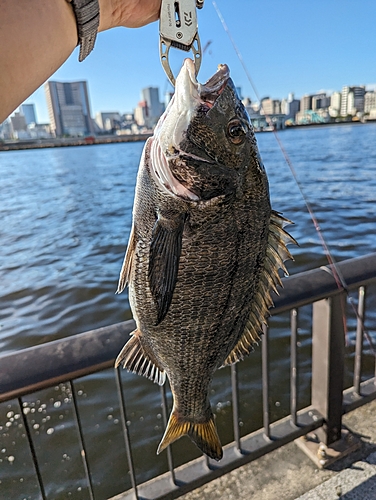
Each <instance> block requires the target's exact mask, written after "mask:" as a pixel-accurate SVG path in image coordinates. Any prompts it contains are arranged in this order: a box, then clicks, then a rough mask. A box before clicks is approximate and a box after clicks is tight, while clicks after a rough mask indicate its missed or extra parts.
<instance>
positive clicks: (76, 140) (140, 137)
mask: <svg viewBox="0 0 376 500" xmlns="http://www.w3.org/2000/svg"><path fill="white" fill-rule="evenodd" d="M369 123H376V120H367V121H366V122H361V121H352V122H349V121H347V122H346V121H343V122H328V123H307V124H304V125H290V126H288V127H285V128H284V129H278V132H281V131H285V130H290V129H299V128H312V127H315V128H317V127H327V126H336V125H340V126H345V125H367V124H369ZM267 132H272V130H256V131H255V133H256V134H259V133H267ZM152 135H153V133H152V132H150V133H147V134H130V135H103V136H101V135H100V136H89V137H68V138H59V139H26V140H20V141H11V140H9V142H1V141H0V152H1V151H20V150H25V149H43V148H60V147H74V146H93V145H97V144H118V143H123V142H144V141H146V139H148V138H149V137H151V136H152Z"/></svg>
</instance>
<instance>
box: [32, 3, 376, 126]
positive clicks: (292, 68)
mask: <svg viewBox="0 0 376 500" xmlns="http://www.w3.org/2000/svg"><path fill="white" fill-rule="evenodd" d="M217 5H218V7H219V9H220V10H221V12H222V15H223V17H224V19H225V21H226V23H227V25H228V27H229V30H230V32H231V34H232V37H233V38H234V40H235V42H236V44H237V46H238V49H239V50H240V52H241V54H242V56H243V59H244V62H245V64H246V66H247V69H248V72H249V73H250V75H251V77H252V79H253V81H254V83H255V85H256V88H257V90H258V93H259V95H260V97H261V98H262V97H265V96H270V97H272V98H283V97H286V96H287V94H288V93H289V92H294V93H295V96H296V97H298V98H299V97H301V96H302V95H303V94H306V93H314V92H317V91H319V90H327V91H329V92H332V91H334V90H341V88H342V86H343V85H362V84H366V85H367V84H368V85H375V84H376V74H375V72H376V30H375V21H376V0H357V1H356V2H354V0H315V2H312V1H310V0H217ZM198 22H199V34H200V38H201V44H202V46H203V47H204V46H205V44H206V43H207V42H208V41H211V44H210V46H209V48H208V50H207V52H206V53H205V55H204V57H203V62H202V67H201V70H200V73H199V80H200V81H205V80H207V79H208V78H209V77H210V76H211V75H212V74H213V73H214V72H215V71H216V68H217V65H218V64H220V63H226V64H228V65H229V67H230V70H231V76H232V78H233V80H234V82H235V85H236V86H240V87H241V88H242V94H243V96H249V97H250V98H251V99H252V100H256V96H255V94H254V92H253V90H252V88H251V85H250V83H249V81H248V79H247V76H246V74H245V72H244V69H243V67H242V66H241V63H240V61H239V59H238V57H237V55H236V53H235V51H234V49H233V46H232V44H231V42H230V40H229V38H228V36H227V34H226V33H225V31H224V29H223V27H222V24H221V22H220V20H219V18H218V16H217V14H216V11H215V9H214V7H213V4H212V0H205V5H204V8H203V9H202V10H201V11H198ZM173 52H174V53H173V54H172V58H171V67H172V69H173V71H174V73H175V74H176V73H177V72H178V70H179V67H180V65H181V62H182V61H183V58H184V53H183V52H181V51H175V50H174V51H173ZM77 59H78V51H77V49H76V50H75V52H74V53H73V54H72V55H71V57H70V58H69V59H68V60H67V61H66V62H65V64H64V65H63V66H62V67H61V68H60V69H59V70H58V71H57V72H56V73H55V74H54V75H53V76H52V77H51V79H55V80H58V81H73V80H87V81H88V84H89V95H90V100H91V107H92V114H93V115H95V113H96V112H98V111H120V112H129V111H132V110H133V109H134V107H135V106H136V105H137V103H138V101H139V100H140V91H141V89H142V88H144V87H150V86H153V87H159V89H160V98H161V100H163V96H164V93H165V92H166V90H171V89H172V87H171V86H170V84H169V83H168V81H167V78H166V76H165V74H164V72H163V70H162V66H161V64H160V61H159V26H158V23H154V24H152V25H149V26H146V27H143V28H139V29H127V28H116V29H113V30H109V31H107V32H104V33H100V34H99V35H98V38H97V42H96V46H95V48H94V51H93V52H92V53H91V54H90V56H89V57H88V58H87V59H86V60H85V61H84V62H83V63H79V62H78V60H77ZM26 102H32V103H35V105H36V110H37V118H38V121H39V122H48V121H49V120H48V113H47V106H46V103H45V97H44V90H43V87H42V88H40V89H38V90H37V91H36V92H35V93H34V94H33V95H32V96H31V97H30V98H29V99H27V101H26Z"/></svg>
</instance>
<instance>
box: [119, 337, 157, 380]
mask: <svg viewBox="0 0 376 500" xmlns="http://www.w3.org/2000/svg"><path fill="white" fill-rule="evenodd" d="M131 335H132V337H131V338H130V339H129V340H128V342H127V343H126V344H125V346H124V347H123V349H122V350H121V351H120V353H119V355H118V357H117V358H116V361H115V368H117V367H118V366H119V365H123V368H126V369H127V370H128V371H130V372H133V373H137V374H138V375H143V376H144V377H147V378H149V379H150V380H152V381H153V382H155V383H157V384H159V385H163V384H164V383H165V380H166V372H165V371H164V370H163V368H162V367H161V366H159V363H158V361H157V360H156V358H155V356H154V354H153V353H152V352H151V351H150V349H149V350H148V349H146V347H145V346H143V345H142V342H141V336H142V335H141V333H140V331H139V330H135V331H134V332H132V333H131Z"/></svg>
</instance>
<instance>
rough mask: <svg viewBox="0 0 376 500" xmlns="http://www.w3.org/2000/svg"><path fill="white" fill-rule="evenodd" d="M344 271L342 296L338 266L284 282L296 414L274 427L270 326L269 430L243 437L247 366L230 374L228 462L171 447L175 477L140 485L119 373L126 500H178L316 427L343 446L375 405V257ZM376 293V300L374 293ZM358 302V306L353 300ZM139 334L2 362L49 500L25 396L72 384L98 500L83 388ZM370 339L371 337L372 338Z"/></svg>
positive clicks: (107, 332)
mask: <svg viewBox="0 0 376 500" xmlns="http://www.w3.org/2000/svg"><path fill="white" fill-rule="evenodd" d="M338 267H339V270H340V272H341V274H342V276H343V277H344V279H345V281H346V283H347V287H348V288H347V289H346V290H340V289H339V288H338V287H337V285H336V282H335V280H334V278H333V276H332V274H331V269H330V267H325V268H320V269H315V270H312V271H307V272H304V273H300V274H297V275H293V276H291V277H289V278H288V279H286V280H284V289H283V290H282V291H281V294H280V296H278V297H275V298H274V302H275V308H274V309H273V310H272V313H273V318H275V317H278V315H280V314H282V313H285V312H287V311H288V312H289V313H290V328H291V343H290V414H289V415H288V416H286V417H284V418H282V419H279V420H277V421H275V422H272V423H271V418H270V398H269V390H270V384H269V377H270V342H269V331H268V328H267V327H265V329H264V338H263V341H262V411H263V419H262V420H263V425H262V427H261V428H260V429H258V430H256V431H254V432H252V433H251V434H248V435H246V436H243V437H241V432H240V418H239V387H238V364H236V365H233V366H232V367H231V387H232V415H233V416H232V424H233V435H234V440H233V442H231V443H229V444H227V445H226V446H225V447H224V457H223V459H222V460H221V462H219V463H213V462H212V461H211V460H209V459H207V458H205V457H200V458H198V459H195V460H193V461H190V462H188V463H184V464H183V465H181V466H179V467H175V466H174V457H173V453H172V451H171V449H170V447H169V449H168V450H167V453H168V455H167V458H168V472H166V473H164V474H160V475H158V476H157V477H155V478H153V479H151V480H149V481H147V482H143V483H142V484H138V483H137V477H136V473H135V467H134V464H133V458H132V457H133V451H132V443H131V439H130V434H129V428H128V427H129V425H128V420H127V404H126V402H125V398H124V390H125V389H124V382H123V380H122V378H123V376H122V373H121V372H120V371H119V370H114V372H113V374H114V377H115V380H116V384H117V393H118V396H117V398H118V403H119V408H120V417H121V427H122V435H123V438H124V443H125V450H126V457H127V461H128V464H127V466H128V471H129V476H130V484H131V489H130V490H128V491H125V492H124V493H121V494H119V495H118V496H117V497H116V498H117V499H128V498H142V499H162V498H177V497H179V496H181V495H182V494H184V493H186V492H188V491H190V490H192V489H194V488H196V487H198V486H200V485H202V484H204V483H206V482H208V481H210V480H212V479H214V478H216V477H219V476H221V475H223V474H225V473H227V472H229V471H230V470H232V469H234V468H236V467H239V466H240V465H243V464H245V463H247V462H250V461H251V460H254V459H255V458H257V457H259V456H262V455H263V454H266V453H268V452H270V451H272V450H274V449H276V448H278V447H280V446H282V445H284V444H286V443H288V442H290V441H292V440H294V439H296V438H298V437H299V436H302V435H305V434H307V433H308V432H310V431H313V430H315V429H317V430H318V431H317V432H319V433H320V439H321V440H322V442H324V443H325V444H327V445H330V444H331V443H333V442H335V441H336V440H338V439H339V437H340V433H341V422H342V415H343V413H345V412H347V411H350V410H352V409H354V408H356V407H357V406H360V405H362V404H364V403H367V402H369V401H371V400H372V399H374V398H376V385H375V380H376V376H375V372H374V373H373V374H371V376H368V378H366V379H365V377H364V375H362V356H363V352H364V344H365V342H364V328H363V320H364V316H365V304H366V293H365V292H366V289H367V287H368V286H369V285H371V287H370V288H372V285H374V284H376V253H375V254H371V255H367V256H365V257H361V258H355V259H350V260H347V261H343V262H341V263H340V264H338ZM354 291H357V292H358V299H357V314H356V316H355V318H356V319H355V320H356V323H357V324H356V341H355V349H354V351H355V352H354V367H353V384H352V386H351V387H349V388H347V389H346V390H344V382H343V380H344V370H345V355H344V352H345V329H346V324H345V323H346V322H345V321H344V317H346V316H344V312H345V310H346V307H345V306H346V302H348V297H347V295H348V294H350V293H352V294H353V293H354ZM374 295H375V294H374ZM370 296H371V297H372V294H370ZM374 299H375V297H374V296H373V300H374ZM350 300H351V301H352V302H354V300H353V298H351V299H350ZM308 304H311V305H312V384H311V401H310V404H309V405H308V406H305V407H304V408H302V409H300V410H298V404H297V398H298V351H297V345H298V340H297V335H298V326H299V310H300V308H302V307H303V306H306V305H308ZM370 309H372V308H370ZM133 329H134V323H133V321H127V322H124V323H121V324H118V325H112V326H109V327H105V328H100V329H98V330H93V331H90V332H86V333H82V334H79V335H74V336H71V337H67V338H64V339H62V340H57V341H53V342H49V343H46V344H42V345H39V346H36V347H32V348H28V349H24V350H21V351H17V352H14V353H11V354H9V355H6V356H3V357H1V358H0V403H3V404H4V403H5V402H9V401H17V402H18V405H19V408H20V415H21V417H22V418H21V420H22V425H23V428H24V429H25V439H26V441H27V445H28V447H29V451H30V454H31V457H32V463H33V467H34V471H35V478H36V480H37V484H38V488H39V492H40V494H39V496H40V497H41V498H43V499H45V498H49V497H50V495H49V494H48V492H46V485H45V483H44V478H43V474H42V472H41V467H40V456H39V458H38V453H37V452H36V449H35V445H34V439H33V435H32V432H31V424H30V422H29V421H28V419H27V418H26V415H25V412H24V411H23V408H24V406H25V401H24V398H25V396H27V395H28V394H31V393H34V392H35V391H40V390H41V389H47V388H50V387H54V386H56V385H57V384H59V383H63V382H64V383H65V384H67V390H69V392H70V394H71V400H72V407H73V420H74V422H75V428H76V434H77V442H78V446H79V448H80V450H81V457H82V464H83V470H84V475H85V478H86V479H85V480H86V487H87V491H88V496H89V498H91V499H94V498H95V495H94V488H93V478H92V473H91V467H92V464H91V463H90V461H89V460H88V458H87V453H86V448H85V439H84V429H83V424H82V422H81V418H80V411H79V404H78V403H77V389H76V387H75V385H76V383H77V379H78V378H80V377H83V376H86V375H89V374H94V373H97V372H100V371H102V370H105V369H108V368H111V367H112V366H113V363H114V359H115V357H116V356H117V354H118V352H119V351H120V349H121V348H122V346H123V345H124V343H125V341H126V340H127V338H128V336H129V334H130V332H131V331H132V330H133ZM367 336H368V338H370V334H369V333H368V334H367ZM371 350H372V346H371ZM373 370H375V368H373ZM161 405H162V418H163V421H164V424H165V425H166V422H167V414H168V408H167V406H168V405H167V397H166V388H165V387H162V388H161ZM39 455H40V454H39ZM114 498H115V497H114Z"/></svg>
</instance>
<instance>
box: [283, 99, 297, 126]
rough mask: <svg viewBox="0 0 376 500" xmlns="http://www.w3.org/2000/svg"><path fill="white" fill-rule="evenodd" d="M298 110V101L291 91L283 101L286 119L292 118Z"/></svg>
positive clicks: (293, 118)
mask: <svg viewBox="0 0 376 500" xmlns="http://www.w3.org/2000/svg"><path fill="white" fill-rule="evenodd" d="M299 110H300V101H299V100H298V99H295V96H294V94H293V93H292V92H291V93H290V94H289V95H288V98H287V101H286V102H285V110H284V111H285V115H286V119H287V120H294V121H295V116H296V113H298V112H299Z"/></svg>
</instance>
